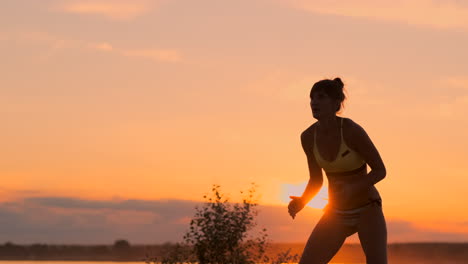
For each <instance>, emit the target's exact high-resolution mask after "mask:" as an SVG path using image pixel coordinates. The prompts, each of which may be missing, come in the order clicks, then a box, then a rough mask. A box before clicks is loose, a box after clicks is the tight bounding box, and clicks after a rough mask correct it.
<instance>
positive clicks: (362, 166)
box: [309, 117, 380, 210]
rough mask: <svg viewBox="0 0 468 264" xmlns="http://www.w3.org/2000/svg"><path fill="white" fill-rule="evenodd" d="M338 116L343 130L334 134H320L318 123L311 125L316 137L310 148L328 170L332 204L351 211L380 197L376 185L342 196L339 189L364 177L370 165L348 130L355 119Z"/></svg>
mask: <svg viewBox="0 0 468 264" xmlns="http://www.w3.org/2000/svg"><path fill="white" fill-rule="evenodd" d="M339 119H340V120H339V124H340V126H339V128H340V129H339V130H337V131H335V132H334V133H333V132H331V133H329V134H325V133H320V131H318V129H317V123H315V124H314V125H312V127H311V128H312V131H311V132H312V133H310V134H311V136H312V137H313V140H311V141H309V142H312V144H313V146H311V148H312V149H313V153H314V157H315V160H316V161H317V164H318V165H319V166H320V167H321V168H322V169H324V170H325V172H326V175H327V179H328V193H329V206H331V207H334V208H338V209H341V210H348V209H354V208H358V207H361V206H363V205H366V204H368V203H369V202H370V201H373V200H377V199H380V195H379V193H378V191H377V189H376V188H375V186H371V187H369V188H368V189H367V190H365V191H363V192H360V193H356V194H354V195H352V196H348V197H343V193H342V192H340V190H341V188H343V187H344V186H346V185H349V184H355V183H357V182H359V181H363V180H365V178H364V177H367V166H366V162H365V160H364V159H363V158H362V157H361V155H360V154H359V153H358V152H357V151H356V149H357V147H356V146H355V145H354V144H353V143H354V141H355V140H353V137H354V136H353V134H352V133H347V131H349V128H350V125H351V122H353V121H351V120H349V119H345V118H341V117H339ZM347 128H348V130H347ZM344 188H346V187H344Z"/></svg>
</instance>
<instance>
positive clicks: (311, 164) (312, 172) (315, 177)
mask: <svg viewBox="0 0 468 264" xmlns="http://www.w3.org/2000/svg"><path fill="white" fill-rule="evenodd" d="M312 144H313V134H312V133H306V132H303V133H302V134H301V145H302V149H303V150H304V153H305V154H306V157H307V165H308V168H309V182H308V183H307V187H306V189H305V190H304V193H303V194H302V196H301V197H302V200H303V201H304V203H305V204H307V203H308V202H309V201H310V200H312V198H313V197H314V196H315V195H316V194H317V193H318V191H319V190H320V188H321V187H322V184H323V175H322V169H321V168H320V167H319V165H318V164H317V161H316V160H315V156H314V152H313V151H312V147H311V146H313V145H312Z"/></svg>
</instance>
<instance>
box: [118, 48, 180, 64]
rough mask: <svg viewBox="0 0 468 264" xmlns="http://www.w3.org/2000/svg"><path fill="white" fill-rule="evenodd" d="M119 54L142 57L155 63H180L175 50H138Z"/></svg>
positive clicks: (178, 54) (178, 55)
mask: <svg viewBox="0 0 468 264" xmlns="http://www.w3.org/2000/svg"><path fill="white" fill-rule="evenodd" d="M120 53H121V54H123V55H125V56H128V57H142V58H147V59H152V60H156V61H165V62H180V61H181V55H180V53H179V52H178V51H177V50H164V49H140V50H122V51H121V52H120Z"/></svg>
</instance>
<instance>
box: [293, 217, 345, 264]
mask: <svg viewBox="0 0 468 264" xmlns="http://www.w3.org/2000/svg"><path fill="white" fill-rule="evenodd" d="M349 232H350V230H349V228H346V227H345V226H344V225H343V224H342V223H340V222H339V219H338V218H337V217H336V215H335V214H333V213H329V212H325V214H324V215H323V216H322V217H321V218H320V220H319V222H318V223H317V225H316V226H315V228H314V230H313V231H312V234H311V235H310V237H309V240H308V241H307V244H306V245H305V248H304V252H303V253H302V256H301V260H300V261H299V264H325V263H328V262H329V261H330V260H331V259H332V258H333V256H334V255H335V254H336V252H337V251H338V250H339V249H340V247H341V246H342V245H343V242H344V241H345V239H346V237H347V235H348V234H349Z"/></svg>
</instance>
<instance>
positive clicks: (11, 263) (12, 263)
mask: <svg viewBox="0 0 468 264" xmlns="http://www.w3.org/2000/svg"><path fill="white" fill-rule="evenodd" d="M0 264H145V262H144V261H132V262H116V261H64V260H0Z"/></svg>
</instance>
